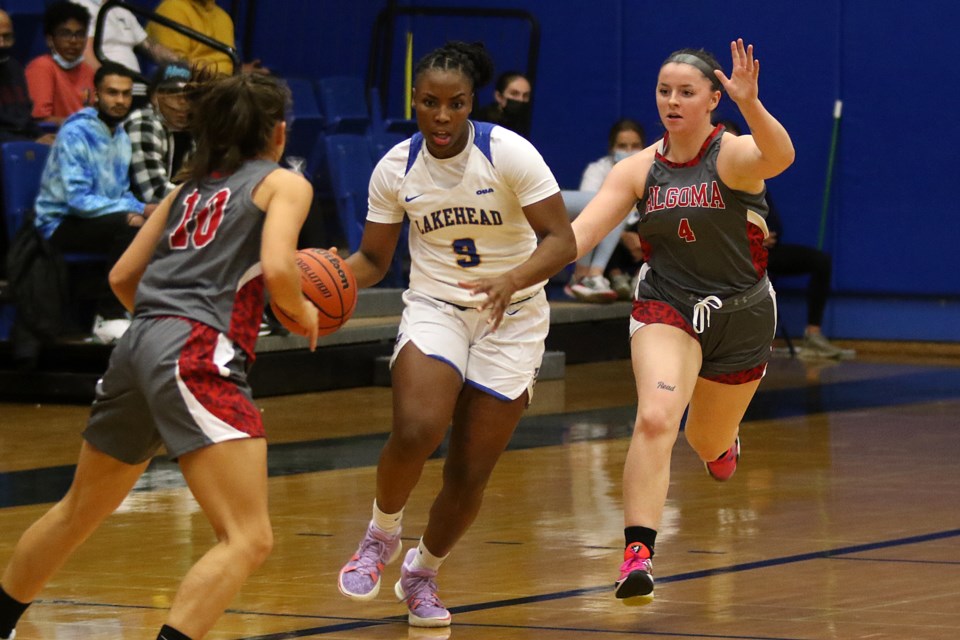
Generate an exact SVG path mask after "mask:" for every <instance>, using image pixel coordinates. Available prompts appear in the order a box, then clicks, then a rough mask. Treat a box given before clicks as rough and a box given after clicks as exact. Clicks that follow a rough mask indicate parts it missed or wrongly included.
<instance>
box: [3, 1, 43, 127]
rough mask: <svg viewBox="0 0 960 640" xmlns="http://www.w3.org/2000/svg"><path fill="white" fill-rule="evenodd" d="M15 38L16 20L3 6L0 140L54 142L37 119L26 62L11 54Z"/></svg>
mask: <svg viewBox="0 0 960 640" xmlns="http://www.w3.org/2000/svg"><path fill="white" fill-rule="evenodd" d="M15 39H16V36H15V35H14V32H13V21H12V20H11V19H10V16H9V15H7V12H6V11H3V10H0V143H3V142H12V141H14V140H36V141H37V142H43V143H46V144H50V143H52V142H53V137H54V136H53V135H52V134H49V133H48V134H44V133H43V132H42V131H41V130H40V127H38V126H37V123H35V122H34V121H33V115H32V112H33V102H31V100H30V94H29V92H28V91H27V78H26V76H25V75H24V74H23V66H22V65H21V64H20V62H19V61H18V60H16V59H15V58H14V57H13V56H11V55H10V50H11V48H12V47H13V43H14V40H15Z"/></svg>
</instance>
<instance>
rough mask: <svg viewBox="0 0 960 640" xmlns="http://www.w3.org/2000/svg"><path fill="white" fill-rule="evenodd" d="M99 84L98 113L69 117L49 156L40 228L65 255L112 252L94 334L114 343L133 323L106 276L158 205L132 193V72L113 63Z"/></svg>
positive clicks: (42, 188) (98, 78)
mask: <svg viewBox="0 0 960 640" xmlns="http://www.w3.org/2000/svg"><path fill="white" fill-rule="evenodd" d="M94 82H95V87H96V108H95V109H94V108H90V107H88V108H85V109H81V110H80V111H78V112H77V113H75V114H74V115H72V116H70V117H69V118H67V120H66V122H64V123H63V127H61V129H60V131H59V133H58V134H57V139H56V140H55V141H54V143H53V148H52V149H51V150H50V156H49V157H48V158H47V164H46V165H45V166H44V169H43V175H42V176H41V178H40V193H39V195H38V196H37V202H36V218H35V221H34V223H35V224H36V226H37V229H39V230H40V233H41V234H42V235H43V236H44V237H45V238H47V239H48V240H49V241H50V243H51V244H52V245H53V246H54V247H55V248H57V249H58V250H60V251H62V252H95V253H104V254H106V258H107V262H108V264H107V265H106V269H104V271H103V274H102V281H101V282H98V292H99V296H98V301H97V310H96V313H97V316H96V319H95V321H94V330H93V333H94V335H95V336H96V337H97V338H98V339H99V340H101V341H102V342H106V343H109V342H114V341H116V340H117V339H119V338H120V336H121V335H123V332H124V331H126V328H127V327H128V326H129V324H130V323H129V320H128V319H127V317H126V310H125V309H124V308H123V305H121V304H120V303H119V301H117V299H116V298H115V297H114V295H113V293H112V292H111V291H110V288H109V286H108V283H107V273H108V271H109V267H110V266H112V265H113V263H114V262H116V261H117V259H118V258H119V257H120V255H121V254H122V253H123V251H124V250H125V249H126V248H127V245H128V244H129V243H130V241H131V240H132V239H133V237H134V236H135V235H136V233H137V228H138V227H140V226H141V225H142V224H143V220H144V218H145V217H146V216H147V215H149V214H150V213H151V212H152V211H153V209H154V208H155V205H146V206H144V204H143V203H142V202H140V201H139V200H137V199H136V198H135V197H134V196H133V194H132V193H131V192H130V180H129V177H128V175H129V171H130V138H129V137H128V136H127V132H126V131H125V130H124V128H123V127H122V126H120V123H121V122H122V121H123V119H124V118H126V117H127V113H129V111H130V101H131V99H132V93H133V72H131V71H130V70H129V69H127V68H126V67H125V66H123V65H121V64H118V63H116V62H110V61H107V62H105V63H104V64H103V66H101V67H100V68H99V69H97V73H96V77H95V80H94Z"/></svg>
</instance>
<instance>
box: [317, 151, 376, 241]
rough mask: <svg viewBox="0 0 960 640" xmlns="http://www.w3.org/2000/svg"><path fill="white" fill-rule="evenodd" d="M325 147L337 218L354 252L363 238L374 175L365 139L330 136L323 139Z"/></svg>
mask: <svg viewBox="0 0 960 640" xmlns="http://www.w3.org/2000/svg"><path fill="white" fill-rule="evenodd" d="M324 145H325V147H326V152H327V166H328V169H329V171H330V184H331V187H332V189H333V193H334V196H335V197H336V202H337V217H338V218H339V219H340V226H341V228H342V230H343V234H344V237H345V239H346V241H347V245H349V247H350V251H356V250H357V249H358V248H359V247H360V238H361V237H362V236H363V225H364V221H365V219H366V214H367V189H368V187H369V184H370V175H371V174H372V173H373V160H372V159H371V158H370V150H369V146H368V144H367V139H366V137H364V136H362V135H358V134H350V133H343V134H331V135H327V136H325V137H324Z"/></svg>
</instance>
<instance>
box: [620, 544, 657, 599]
mask: <svg viewBox="0 0 960 640" xmlns="http://www.w3.org/2000/svg"><path fill="white" fill-rule="evenodd" d="M613 588H614V591H613V593H614V595H615V596H616V597H617V599H618V600H622V601H623V604H625V605H627V606H628V607H639V606H642V605H645V604H649V603H650V602H653V560H651V559H650V550H649V549H647V546H646V545H645V544H643V543H641V542H631V543H630V544H629V545H627V548H626V549H624V550H623V564H621V565H620V578H619V579H618V580H617V581H616V582H614V583H613Z"/></svg>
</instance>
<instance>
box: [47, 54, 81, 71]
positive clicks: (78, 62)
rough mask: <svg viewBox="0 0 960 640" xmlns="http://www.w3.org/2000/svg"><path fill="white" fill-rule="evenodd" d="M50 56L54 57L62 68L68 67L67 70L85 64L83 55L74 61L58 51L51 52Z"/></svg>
mask: <svg viewBox="0 0 960 640" xmlns="http://www.w3.org/2000/svg"><path fill="white" fill-rule="evenodd" d="M50 56H51V57H52V58H53V61H54V62H56V63H57V66H59V67H60V68H61V69H66V70H67V71H69V70H70V69H73V68H74V67H77V66H79V65H81V64H83V56H79V57H78V58H77V59H76V60H72V61H71V60H66V59H65V58H64V57H63V56H61V55H60V54H59V53H57V52H56V51H53V52H51V53H50Z"/></svg>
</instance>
